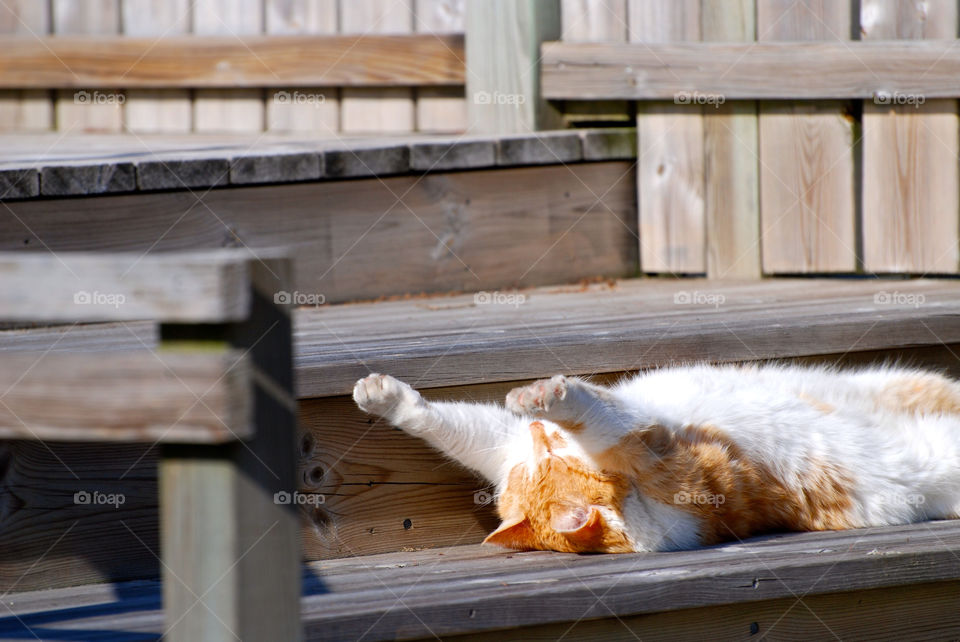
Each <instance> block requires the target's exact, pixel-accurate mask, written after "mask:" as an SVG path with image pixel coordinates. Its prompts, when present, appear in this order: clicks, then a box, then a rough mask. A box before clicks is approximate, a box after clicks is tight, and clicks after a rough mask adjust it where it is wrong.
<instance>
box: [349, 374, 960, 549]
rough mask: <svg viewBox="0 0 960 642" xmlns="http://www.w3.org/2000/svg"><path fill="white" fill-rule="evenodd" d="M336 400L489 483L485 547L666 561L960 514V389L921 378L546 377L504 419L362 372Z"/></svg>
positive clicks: (520, 392) (520, 395)
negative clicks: (765, 541) (734, 542)
mask: <svg viewBox="0 0 960 642" xmlns="http://www.w3.org/2000/svg"><path fill="white" fill-rule="evenodd" d="M353 398H354V400H355V401H356V403H357V405H358V406H359V407H360V408H361V409H362V410H364V411H366V412H368V413H371V414H374V415H378V416H380V417H383V418H384V419H385V420H387V421H388V422H390V423H391V424H393V425H395V426H397V427H398V428H401V429H403V430H404V431H406V432H407V433H409V434H411V435H415V436H417V437H420V438H422V439H425V440H426V441H427V442H428V443H430V444H431V445H433V446H434V447H435V448H437V449H438V450H440V451H441V452H443V453H445V454H447V455H448V456H450V457H452V458H454V459H455V460H457V461H459V462H460V463H462V464H463V465H465V466H467V467H469V468H471V469H473V470H474V471H476V472H478V473H479V474H480V475H482V476H483V477H485V478H486V479H488V480H489V481H490V482H492V483H493V484H494V485H495V487H496V496H497V510H498V512H499V514H500V517H501V519H502V520H503V523H502V525H501V526H500V527H499V528H498V529H497V530H496V531H494V532H493V533H492V534H491V535H490V536H489V537H488V538H487V540H486V541H488V542H492V543H495V544H499V545H502V546H506V547H511V548H518V549H548V550H555V551H571V552H588V551H595V552H630V551H665V550H675V549H684V548H691V547H696V546H700V545H706V544H713V543H716V542H721V541H724V540H731V539H739V538H745V537H749V536H750V535H753V534H756V533H761V532H765V531H773V530H797V531H807V530H832V529H847V528H859V527H865V526H883V525H889V524H904V523H909V522H915V521H921V520H926V519H935V518H955V517H958V516H960V384H957V383H955V382H953V381H951V380H949V379H947V378H945V377H942V376H940V375H937V374H932V373H927V372H922V371H916V370H906V369H899V368H892V367H883V368H873V369H868V370H862V371H855V372H843V371H837V370H832V369H828V368H805V367H796V366H774V365H771V366H708V365H698V366H690V367H682V368H671V369H663V370H657V371H652V372H648V373H645V374H641V375H638V376H636V377H633V378H630V379H626V380H624V381H622V382H620V383H618V384H617V385H614V386H612V387H602V386H598V385H594V384H591V383H588V382H586V381H583V380H581V379H577V378H572V377H564V376H556V377H553V378H552V379H547V380H542V381H537V382H535V383H533V384H531V385H529V386H526V387H523V388H516V389H514V390H513V391H512V392H511V393H510V394H509V395H507V399H506V408H504V407H502V406H499V405H496V404H477V403H461V402H428V401H426V400H424V399H423V398H422V397H421V396H420V394H419V393H418V392H417V391H416V390H414V389H413V388H411V387H410V386H408V385H407V384H405V383H403V382H401V381H398V380H397V379H394V378H393V377H390V376H386V375H380V374H372V375H370V376H368V377H366V378H364V379H361V380H360V381H358V382H357V384H356V386H355V387H354V390H353Z"/></svg>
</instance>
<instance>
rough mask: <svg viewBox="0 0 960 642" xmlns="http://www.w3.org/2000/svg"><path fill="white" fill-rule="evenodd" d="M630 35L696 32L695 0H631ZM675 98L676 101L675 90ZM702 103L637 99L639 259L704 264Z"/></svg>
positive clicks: (654, 264) (668, 265)
mask: <svg viewBox="0 0 960 642" xmlns="http://www.w3.org/2000/svg"><path fill="white" fill-rule="evenodd" d="M628 13H629V16H630V42H631V43H642V46H645V45H646V44H647V43H654V42H664V41H673V40H700V37H701V32H700V2H699V1H698V0H682V1H678V0H643V1H639V0H633V1H631V3H630V4H629V11H628ZM673 102H674V103H678V102H682V101H680V99H679V98H677V97H674V101H673ZM702 113H703V110H702V108H701V106H699V105H693V104H667V103H663V104H658V103H652V104H642V105H638V107H637V137H638V144H637V189H638V190H639V196H638V202H639V210H640V214H639V217H640V223H639V232H640V237H639V240H640V267H641V269H642V270H643V271H644V272H668V273H672V274H677V273H682V274H702V273H703V272H706V257H705V234H706V221H705V220H704V193H703V190H704V182H703V172H704V147H703V146H704V136H703V116H702Z"/></svg>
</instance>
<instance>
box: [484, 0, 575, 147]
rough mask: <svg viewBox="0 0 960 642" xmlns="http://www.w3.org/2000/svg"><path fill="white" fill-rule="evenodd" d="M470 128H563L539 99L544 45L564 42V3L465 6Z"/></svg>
mask: <svg viewBox="0 0 960 642" xmlns="http://www.w3.org/2000/svg"><path fill="white" fill-rule="evenodd" d="M466 28H467V31H466V35H467V57H466V60H467V65H468V66H469V70H468V73H467V78H466V84H467V123H468V129H469V131H471V132H476V133H490V132H496V133H503V134H526V133H529V132H531V131H537V130H541V129H552V128H554V127H556V126H559V125H560V123H561V119H560V116H559V113H558V112H557V110H556V109H555V108H554V107H553V106H551V105H549V104H548V103H547V102H546V101H545V100H543V99H542V97H541V90H540V65H539V64H538V61H539V60H540V43H541V42H543V41H545V40H556V39H557V38H559V37H560V33H561V24H560V0H468V1H467V22H466Z"/></svg>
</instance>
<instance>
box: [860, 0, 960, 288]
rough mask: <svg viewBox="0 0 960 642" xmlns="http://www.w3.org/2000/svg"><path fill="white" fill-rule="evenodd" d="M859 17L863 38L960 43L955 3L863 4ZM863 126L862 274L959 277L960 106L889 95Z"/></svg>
mask: <svg viewBox="0 0 960 642" xmlns="http://www.w3.org/2000/svg"><path fill="white" fill-rule="evenodd" d="M860 16H861V19H860V22H861V31H862V33H863V38H864V39H870V40H893V39H901V40H902V39H908V38H917V39H920V38H939V39H954V38H956V37H957V3H956V2H953V1H951V0H934V1H932V2H925V3H918V2H916V1H915V0H863V1H862V2H861V4H860ZM901 101H903V102H901ZM862 122H863V184H862V188H861V189H862V200H863V254H864V256H863V263H864V268H865V269H866V270H868V271H870V272H913V273H917V272H923V273H930V272H934V273H937V272H939V273H954V272H956V271H957V270H958V268H960V249H958V241H960V168H958V165H957V162H956V160H957V156H958V154H960V127H958V122H960V121H958V118H957V101H956V100H926V96H924V95H923V94H906V95H904V94H887V95H884V96H882V97H877V98H875V99H874V100H872V101H865V102H864V103H863V117H862Z"/></svg>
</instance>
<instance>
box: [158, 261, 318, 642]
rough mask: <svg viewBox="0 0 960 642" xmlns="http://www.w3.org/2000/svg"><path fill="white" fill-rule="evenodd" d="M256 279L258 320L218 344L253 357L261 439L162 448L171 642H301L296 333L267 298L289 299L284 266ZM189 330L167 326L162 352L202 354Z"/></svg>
mask: <svg viewBox="0 0 960 642" xmlns="http://www.w3.org/2000/svg"><path fill="white" fill-rule="evenodd" d="M252 271H253V272H254V279H253V283H248V284H247V287H248V288H250V290H251V291H250V293H249V296H250V298H251V300H252V302H253V305H252V307H251V310H250V313H249V316H248V317H246V318H245V319H244V320H242V321H240V322H239V323H236V324H229V325H226V326H220V329H219V332H218V334H220V336H218V337H217V339H218V340H223V341H224V342H226V343H227V344H228V345H230V346H231V347H232V348H233V349H236V350H242V351H244V352H245V353H246V354H247V355H248V358H249V360H250V365H251V369H252V370H253V371H254V372H255V373H256V376H255V377H254V378H253V386H252V389H251V390H248V391H247V396H248V397H249V401H248V403H249V404H250V406H251V413H250V416H251V418H252V422H253V436H252V438H251V439H248V440H246V441H244V442H240V443H231V444H227V445H223V446H220V447H211V446H202V445H200V446H198V445H181V444H164V445H163V446H162V448H161V460H160V467H159V483H160V512H161V521H160V527H161V545H162V553H161V557H162V559H163V580H164V581H163V595H164V614H165V617H166V623H165V624H166V629H165V632H164V636H163V637H164V639H169V640H182V641H184V642H190V641H193V640H232V639H241V640H298V639H299V638H300V629H301V625H300V559H301V553H300V547H299V545H298V531H299V521H298V518H297V507H296V505H295V503H294V502H293V501H291V497H292V496H293V494H294V493H295V491H296V488H297V485H296V451H295V439H296V435H295V432H296V409H297V407H296V402H295V400H294V399H293V396H292V392H293V364H292V358H291V357H292V349H293V348H292V343H291V325H290V317H289V315H288V312H287V310H285V309H283V308H282V306H278V305H276V304H275V302H274V300H273V298H272V297H270V295H269V290H270V289H274V291H275V288H276V287H282V288H284V289H286V288H288V287H289V274H288V270H287V269H285V266H284V265H283V262H282V261H273V262H271V264H270V265H258V266H253V268H252ZM269 284H273V286H272V287H269ZM192 330H194V329H193V328H191V327H189V326H187V327H184V326H163V328H162V330H161V334H162V337H163V341H164V343H163V345H167V344H172V345H177V344H178V343H179V341H181V340H185V342H186V343H187V344H190V343H202V341H203V339H204V338H205V335H206V334H207V333H206V332H205V333H203V334H201V335H200V336H199V337H193V336H191V335H190V333H191V331H192ZM215 332H216V331H215ZM181 333H186V335H187V336H186V337H183V336H181ZM284 498H286V499H284ZM198 603H199V604H198Z"/></svg>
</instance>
